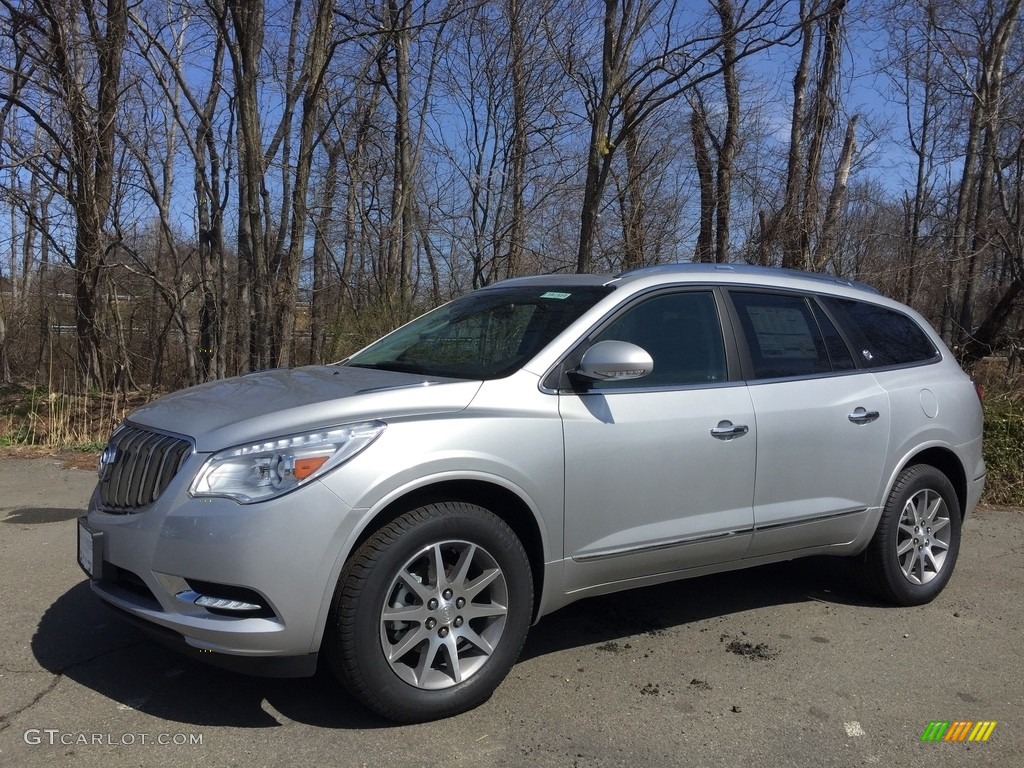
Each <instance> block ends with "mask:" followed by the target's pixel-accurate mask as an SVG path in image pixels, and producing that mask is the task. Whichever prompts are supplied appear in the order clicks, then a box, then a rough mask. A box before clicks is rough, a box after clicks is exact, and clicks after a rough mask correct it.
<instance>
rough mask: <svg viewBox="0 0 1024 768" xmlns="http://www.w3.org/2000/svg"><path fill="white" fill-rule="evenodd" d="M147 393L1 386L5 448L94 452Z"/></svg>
mask: <svg viewBox="0 0 1024 768" xmlns="http://www.w3.org/2000/svg"><path fill="white" fill-rule="evenodd" d="M149 399H151V398H150V397H149V396H148V395H147V394H146V393H142V392H138V393H130V394H128V395H125V394H123V393H120V392H115V393H95V392H81V391H74V390H72V391H62V390H60V389H43V388H39V387H26V386H22V385H19V384H3V385H0V447H3V448H8V449H10V448H18V449H32V448H44V449H46V450H47V451H48V452H51V453H52V452H54V451H80V452H87V453H95V452H97V451H99V450H101V449H102V448H103V446H104V445H105V444H106V441H107V437H108V436H109V435H110V432H111V431H112V430H113V429H114V427H116V426H117V425H118V424H119V423H120V422H121V421H122V420H123V419H124V417H125V416H126V415H127V414H128V412H129V411H131V410H132V409H133V408H135V407H137V406H139V405H141V404H143V403H145V402H146V401H148V400H149Z"/></svg>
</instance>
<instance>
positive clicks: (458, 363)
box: [344, 285, 612, 379]
mask: <svg viewBox="0 0 1024 768" xmlns="http://www.w3.org/2000/svg"><path fill="white" fill-rule="evenodd" d="M611 290H612V289H611V288H609V287H606V286H595V285H586V286H581V285H575V286H558V285H543V286H533V285H531V286H510V287H506V288H501V287H498V288H488V289H484V290H480V291H476V292H474V293H470V294H467V295H465V296H463V297H461V298H458V299H455V300H454V301H452V302H450V303H448V304H445V305H444V306H441V307H438V308H437V309H435V310H434V311H432V312H428V313H427V314H425V315H423V316H422V317H420V318H418V319H416V320H413V321H412V322H411V323H409V324H408V325H405V326H403V327H401V328H399V329H398V330H397V331H394V332H393V333H391V334H389V335H387V336H385V337H384V338H383V339H381V340H380V341H377V342H375V343H373V344H371V345H370V346H369V347H367V348H366V349H364V350H363V351H362V352H359V353H357V354H356V355H353V356H352V357H350V358H349V359H348V360H346V361H345V363H344V365H349V366H354V367H358V368H376V369H382V370H388V371H405V372H408V373H419V374H425V375H429V376H444V377H451V378H458V379H497V378H501V377H502V376H508V375H509V374H511V373H512V372H513V371H516V370H518V369H519V368H520V367H521V366H522V365H523V364H524V363H525V362H526V361H527V360H529V359H530V358H531V357H533V356H534V355H535V354H537V352H539V351H540V350H541V349H543V348H544V346H545V345H547V343H548V342H550V341H551V340H552V339H553V338H554V337H555V336H557V335H558V334H559V333H560V332H561V331H563V330H565V328H566V327H568V325H569V324H570V323H571V322H572V321H573V320H575V319H576V318H578V317H579V316H580V315H582V314H583V313H584V312H586V311H587V310H588V309H590V307H592V306H594V304H596V303H597V302H598V301H599V300H600V299H601V298H602V297H604V296H606V295H608V293H610V292H611Z"/></svg>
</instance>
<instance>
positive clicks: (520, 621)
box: [335, 503, 533, 722]
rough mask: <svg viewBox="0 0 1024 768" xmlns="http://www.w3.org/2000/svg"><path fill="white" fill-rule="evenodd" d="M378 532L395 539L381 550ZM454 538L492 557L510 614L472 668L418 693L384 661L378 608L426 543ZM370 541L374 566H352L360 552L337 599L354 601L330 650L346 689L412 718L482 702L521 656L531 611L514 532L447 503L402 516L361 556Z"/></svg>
mask: <svg viewBox="0 0 1024 768" xmlns="http://www.w3.org/2000/svg"><path fill="white" fill-rule="evenodd" d="M409 521H415V522H412V523H411V524H410V523H409ZM381 536H383V537H385V538H387V537H388V536H393V539H392V540H390V541H388V543H387V545H386V546H383V547H380V545H379V542H378V541H376V540H377V539H378V537H381ZM452 540H459V541H468V542H471V543H473V544H476V545H478V546H480V547H482V548H483V549H485V550H487V552H488V553H489V554H490V555H491V557H493V558H494V559H495V561H496V562H497V564H498V566H499V568H500V569H501V571H502V574H503V575H504V577H505V580H506V583H507V587H508V612H507V614H506V618H505V626H504V628H503V630H502V635H501V640H500V642H499V643H498V645H497V647H496V648H495V649H494V652H493V653H492V654H491V656H490V658H488V660H487V662H486V663H485V664H484V665H483V666H482V667H481V668H480V669H479V670H478V671H477V672H475V673H474V674H473V675H472V676H470V677H469V679H467V680H465V681H463V682H461V683H458V684H456V685H453V686H451V687H449V688H443V689H440V690H423V689H419V688H416V687H414V686H412V685H410V684H408V683H407V682H405V681H404V680H402V679H401V678H399V677H398V676H397V675H396V674H395V673H394V671H393V670H392V669H391V666H390V664H389V663H388V661H387V659H386V658H385V656H384V652H383V649H382V647H381V642H380V620H381V610H382V608H383V606H384V603H385V601H386V600H387V599H388V597H389V596H390V590H391V587H392V585H393V582H394V579H395V576H396V575H397V573H398V572H399V570H400V569H401V568H403V567H404V566H405V565H406V564H407V563H408V561H409V559H410V558H412V557H413V556H414V555H415V554H416V553H418V552H420V551H422V550H423V549H424V548H425V547H428V546H431V545H433V544H436V543H438V542H442V541H452ZM375 544H376V545H377V546H378V547H379V549H378V552H377V555H376V556H375V557H372V567H371V568H358V567H356V566H358V564H359V559H358V558H359V554H358V553H357V555H356V556H355V557H353V558H352V559H351V560H350V561H349V563H348V564H346V567H345V568H344V569H343V571H342V575H341V587H342V590H341V592H342V594H341V600H351V601H352V608H353V609H354V610H353V611H352V612H351V615H350V618H346V617H345V616H344V615H343V614H342V615H341V618H340V620H339V624H338V628H339V630H340V632H339V635H340V636H344V635H345V630H346V629H347V630H350V632H351V637H352V638H353V641H352V642H351V643H349V644H345V643H342V647H341V648H339V649H335V650H336V651H340V655H341V661H342V670H341V672H342V678H343V682H344V683H345V685H346V687H348V688H349V689H350V690H352V691H353V692H354V693H356V694H357V695H359V696H360V698H364V699H366V698H367V695H370V696H371V697H372V698H371V700H370V701H369V702H368V703H370V704H371V706H374V708H375V709H377V710H378V711H380V712H382V713H386V714H387V715H388V716H389V717H392V718H395V719H401V720H405V721H409V722H411V721H419V720H427V719H436V718H441V717H447V716H449V715H453V714H456V713H458V712H462V711H465V710H468V709H472V708H473V707H475V706H478V705H479V704H481V703H482V702H484V701H486V700H487V698H488V697H489V696H490V695H491V693H492V692H493V691H494V689H495V688H496V687H497V686H498V685H499V684H500V683H501V681H502V680H503V679H504V677H505V676H506V674H507V673H508V670H509V669H510V668H511V666H512V665H513V664H514V663H515V661H516V659H517V658H518V656H519V652H520V651H521V649H522V645H523V642H524V640H525V638H526V633H527V630H528V629H529V623H530V617H531V615H532V611H533V589H532V575H531V573H530V566H529V561H528V560H527V558H526V553H525V552H524V551H523V548H522V545H521V544H520V542H519V540H518V539H517V538H516V537H515V534H514V533H513V532H512V530H511V529H510V528H509V527H508V526H507V525H506V524H505V523H504V522H503V521H501V520H500V519H499V518H498V517H497V516H495V515H493V514H492V513H490V512H488V511H487V510H485V509H483V508H482V507H477V506H475V505H470V504H463V503H458V504H456V503H446V504H432V505H427V506H425V507H420V508H418V509H416V510H413V511H412V512H410V513H407V514H406V515H403V516H402V517H401V518H399V519H398V520H396V521H395V522H394V523H392V524H391V525H389V526H386V527H385V528H384V529H382V531H380V532H378V534H376V535H375V536H373V537H371V538H370V540H369V541H368V542H367V545H364V547H363V548H361V550H360V553H363V552H367V551H372V549H373V547H374V545H375ZM346 624H348V625H349V626H346ZM336 666H337V665H336ZM373 699H376V700H377V701H374V700H373Z"/></svg>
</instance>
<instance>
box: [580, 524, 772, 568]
mask: <svg viewBox="0 0 1024 768" xmlns="http://www.w3.org/2000/svg"><path fill="white" fill-rule="evenodd" d="M753 530H754V529H753V528H742V529H740V530H738V531H725V532H724V533H709V534H705V535H703V536H686V537H683V538H679V539H672V540H671V541H662V542H659V543H657V544H637V545H635V546H632V547H622V548H620V549H609V550H605V551H603V552H593V553H590V554H586V555H575V556H574V557H573V558H572V559H573V560H574V561H576V562H577V563H584V562H590V561H592V560H606V559H608V558H611V557H619V556H620V555H636V554H639V553H641V552H657V551H658V550H661V549H671V548H672V547H680V546H684V545H686V544H704V543H707V542H709V541H719V540H723V539H730V538H732V537H733V536H739V535H740V534H744V533H751V532H753Z"/></svg>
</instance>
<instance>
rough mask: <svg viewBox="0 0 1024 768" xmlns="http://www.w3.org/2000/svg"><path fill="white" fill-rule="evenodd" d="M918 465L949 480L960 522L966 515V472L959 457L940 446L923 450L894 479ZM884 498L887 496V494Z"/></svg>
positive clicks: (911, 458) (912, 457)
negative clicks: (956, 502) (958, 509)
mask: <svg viewBox="0 0 1024 768" xmlns="http://www.w3.org/2000/svg"><path fill="white" fill-rule="evenodd" d="M918 464H927V465H929V466H932V467H935V468H936V469H937V470H939V471H940V472H941V473H942V474H944V475H945V476H946V477H947V478H949V482H950V483H951V484H952V486H953V490H955V491H956V498H957V501H958V502H959V504H960V518H961V520H962V519H963V518H964V517H965V516H966V514H967V472H966V471H965V470H964V466H963V463H962V462H961V461H960V459H959V457H958V456H957V455H956V454H955V453H954V452H953V451H951V450H950V449H948V448H943V447H941V446H933V447H930V448H925V449H924V450H921V451H918V452H917V453H915V454H914V455H912V456H911V457H910V458H908V459H907V461H906V462H905V463H904V465H903V466H902V467H900V468H899V470H898V471H897V472H896V474H895V476H894V478H895V477H899V475H900V473H901V472H903V470H905V469H907V468H909V467H913V466H915V465H918ZM889 490H890V491H891V490H892V483H890V484H889ZM886 496H888V493H887V494H886Z"/></svg>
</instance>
